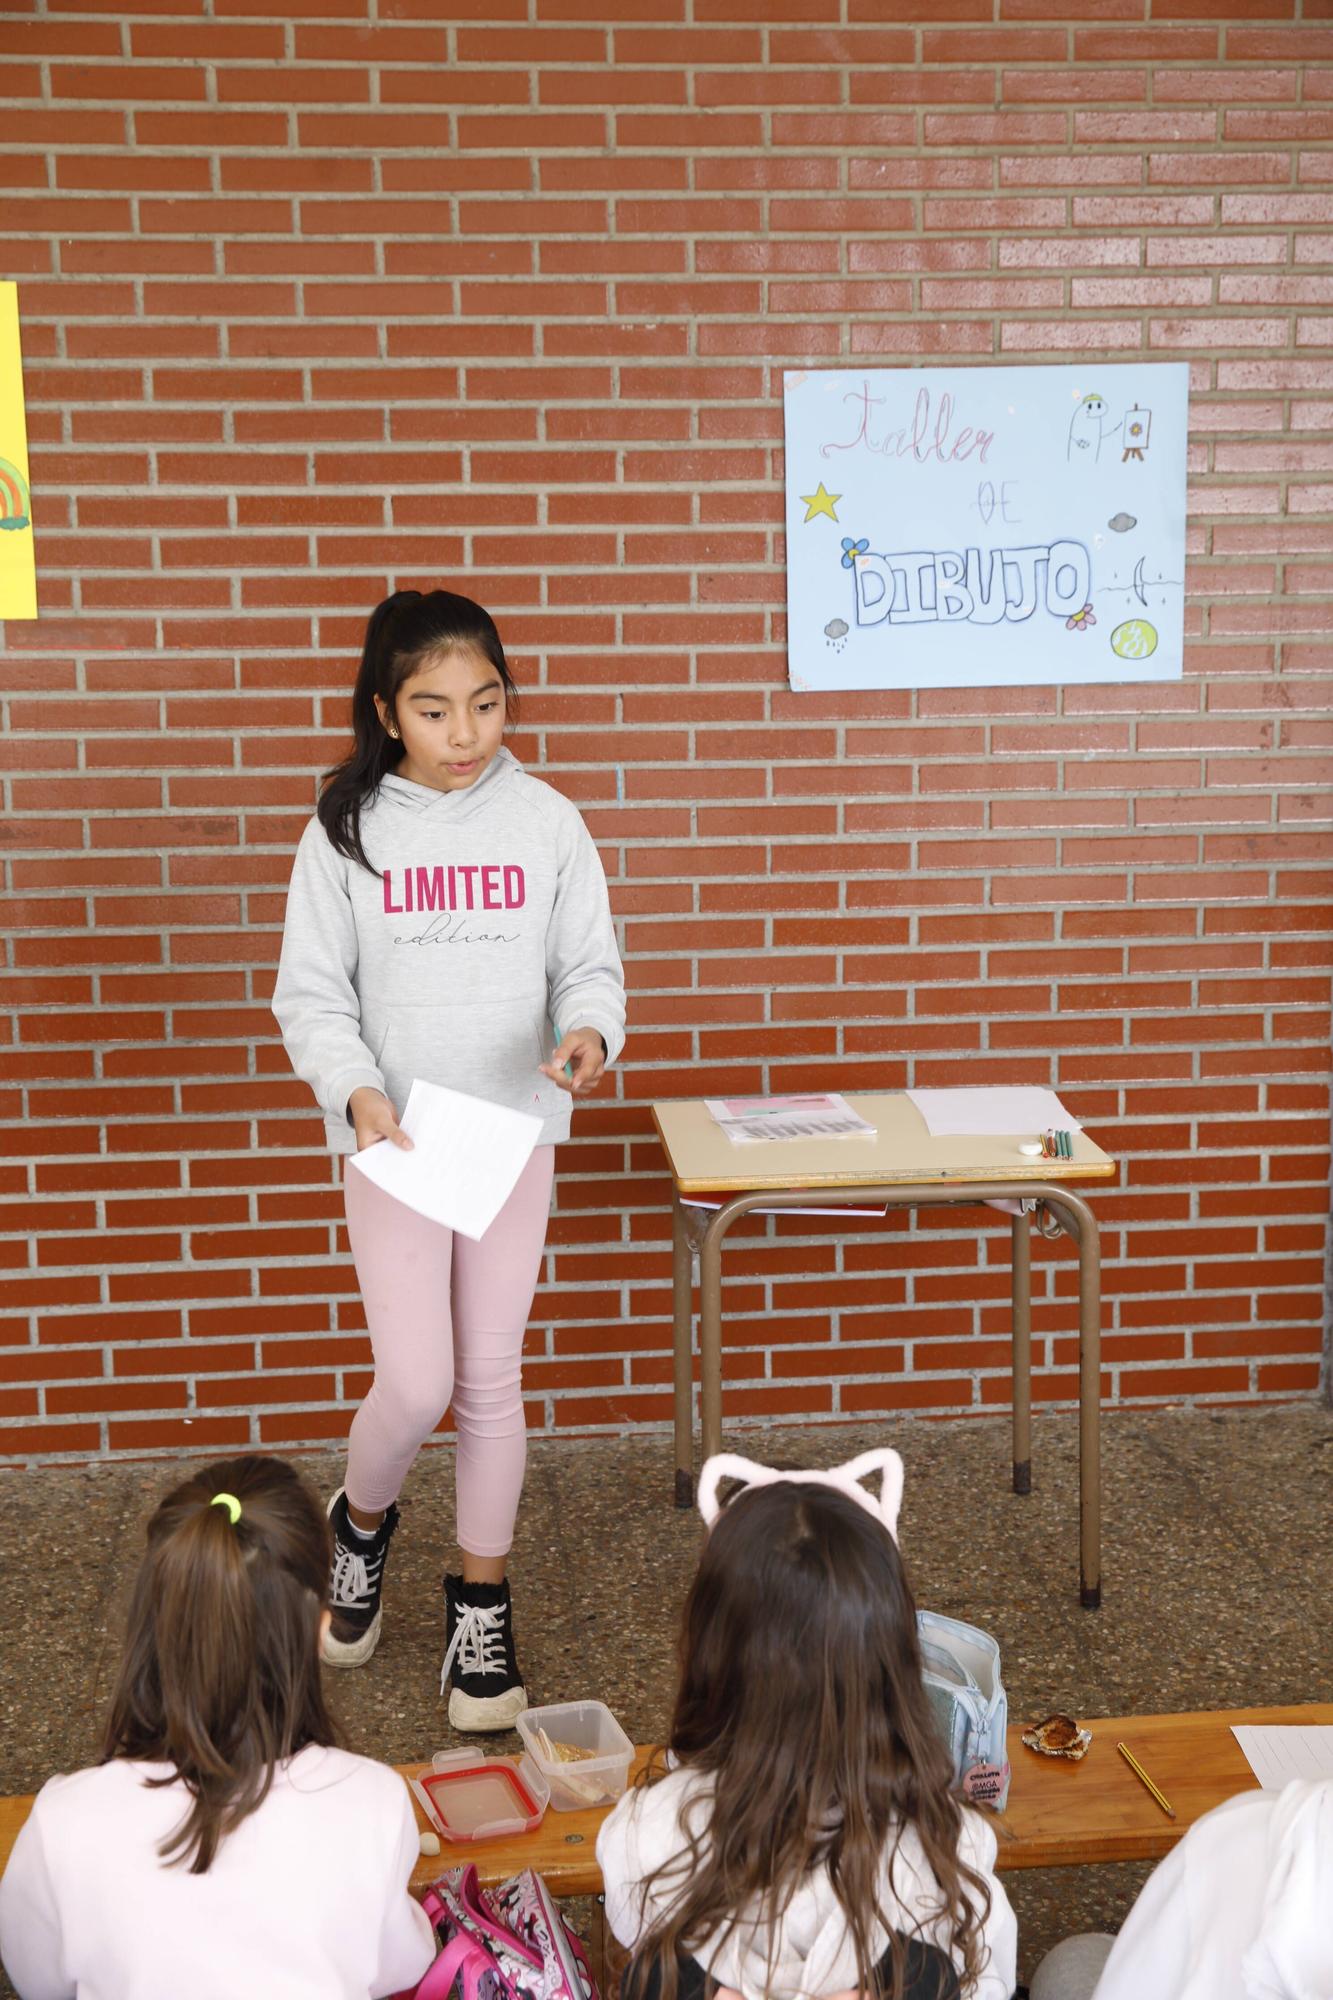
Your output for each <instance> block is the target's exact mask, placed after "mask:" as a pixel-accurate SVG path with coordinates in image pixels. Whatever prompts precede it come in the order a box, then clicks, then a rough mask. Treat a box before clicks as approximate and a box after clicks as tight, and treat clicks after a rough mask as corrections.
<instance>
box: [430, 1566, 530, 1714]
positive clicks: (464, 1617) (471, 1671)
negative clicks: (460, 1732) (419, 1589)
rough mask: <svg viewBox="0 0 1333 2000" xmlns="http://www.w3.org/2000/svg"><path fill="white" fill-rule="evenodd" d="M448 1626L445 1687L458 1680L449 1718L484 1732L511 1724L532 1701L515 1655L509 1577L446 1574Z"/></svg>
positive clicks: (442, 1683)
mask: <svg viewBox="0 0 1333 2000" xmlns="http://www.w3.org/2000/svg"><path fill="white" fill-rule="evenodd" d="M444 1606H445V1614H444V1615H445V1630H446V1631H447V1633H448V1635H449V1645H448V1649H447V1651H446V1652H445V1655H444V1665H443V1666H442V1667H441V1668H440V1693H441V1694H443V1693H444V1690H445V1684H446V1683H447V1682H449V1681H452V1683H453V1688H452V1691H451V1693H450V1696H449V1720H450V1722H451V1723H452V1724H453V1726H454V1728H455V1729H464V1730H475V1731H480V1732H482V1733H484V1732H486V1731H488V1730H492V1729H509V1728H511V1727H512V1726H513V1724H514V1722H515V1721H516V1720H517V1718H518V1717H519V1716H520V1715H522V1713H523V1711H524V1709H525V1708H526V1707H527V1705H528V1697H527V1691H526V1689H525V1688H524V1686H523V1679H522V1676H521V1675H520V1673H519V1671H518V1661H517V1660H516V1659H515V1657H514V1617H513V1606H512V1605H511V1603H510V1601H509V1585H508V1583H507V1582H505V1583H465V1582H464V1581H463V1579H462V1577H461V1576H446V1577H445V1579H444Z"/></svg>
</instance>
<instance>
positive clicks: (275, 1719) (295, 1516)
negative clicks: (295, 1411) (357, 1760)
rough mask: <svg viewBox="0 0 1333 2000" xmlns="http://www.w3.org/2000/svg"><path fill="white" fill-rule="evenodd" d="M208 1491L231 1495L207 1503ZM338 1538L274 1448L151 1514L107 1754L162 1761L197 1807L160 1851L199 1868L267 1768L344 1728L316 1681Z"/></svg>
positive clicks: (228, 1466) (218, 1471)
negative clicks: (234, 1509)
mask: <svg viewBox="0 0 1333 2000" xmlns="http://www.w3.org/2000/svg"><path fill="white" fill-rule="evenodd" d="M217 1493H229V1494H231V1495H233V1497H234V1498H235V1499H236V1500H238V1501H239V1502H240V1508H241V1512H240V1518H239V1519H238V1520H237V1521H236V1522H235V1523H234V1524H233V1522H232V1520H231V1517H230V1510H229V1509H228V1508H227V1507H225V1506H214V1505H212V1504H211V1503H212V1501H213V1496H214V1495H215V1494H217ZM331 1555H332V1544H331V1540H330V1535H329V1524H328V1521H327V1520H326V1518H325V1515H324V1510H323V1509H322V1507H321V1506H320V1504H319V1501H318V1500H317V1498H316V1497H315V1495H314V1493H312V1491H311V1490H310V1488H309V1487H308V1486H307V1485H306V1483H305V1481H304V1480H303V1479H302V1478H301V1477H300V1475H299V1474H298V1473H297V1472H295V1471H294V1470H293V1468H292V1467H291V1466H290V1465H287V1464H284V1462H283V1461H282V1460H281V1459H277V1458H258V1457H246V1458H233V1459H227V1460H225V1461H224V1462H223V1463H222V1464H221V1465H211V1466H208V1467H207V1468H206V1469H205V1470H204V1471H202V1472H198V1473H196V1474H195V1476H194V1477H193V1478H192V1479H187V1480H186V1482H185V1484H184V1485H183V1486H177V1487H176V1488H175V1489H174V1490H173V1491H172V1492H170V1493H168V1494H167V1496H166V1498H165V1500H163V1501H162V1503H161V1505H160V1506H159V1507H158V1510H157V1512H156V1513H155V1514H154V1515H153V1518H152V1520H151V1521H150V1522H149V1523H148V1548H147V1552H146V1553H145V1555H144V1558H143V1561H142V1562H141V1563H140V1565H139V1574H138V1576H137V1577H136V1578H135V1583H134V1595H133V1598H132V1600H131V1604H130V1613H129V1623H128V1629H127V1632H126V1637H125V1653H124V1658H123V1659H122V1661H121V1666H120V1677H119V1680H118V1683H117V1686H116V1691H115V1695H114V1697H113V1699H112V1703H111V1713H110V1715H109V1717H108V1718H107V1725H106V1733H105V1735H104V1737H103V1740H102V1762H103V1763H107V1762H108V1761H109V1760H110V1759H111V1758H113V1757H132V1758H135V1759H137V1760H140V1761H144V1762H151V1763H165V1764H171V1765H173V1766H174V1767H175V1769H174V1773H173V1776H172V1777H169V1778H158V1779H154V1780H152V1781H151V1782H153V1783H155V1784H161V1785H167V1784H173V1783H174V1782H175V1779H176V1778H177V1777H179V1778H181V1779H183V1780H184V1783H185V1787H186V1790H187V1791H188V1792H189V1794H190V1797H191V1800H192V1804H191V1807H190V1810H189V1812H188V1813H187V1815H186V1817H185V1818H184V1820H183V1821H182V1822H181V1824H180V1825H179V1826H178V1827H177V1828H176V1830H175V1831H174V1832H173V1833H172V1834H171V1835H170V1836H169V1837H168V1838H167V1839H166V1840H164V1841H163V1843H162V1845H161V1847H160V1848H159V1850H158V1851H159V1853H160V1854H161V1856H162V1858H163V1860H164V1861H179V1860H183V1859H187V1858H188V1860H189V1864H190V1867H189V1872H190V1873H191V1874H192V1875H203V1874H206V1873H207V1871H208V1868H209V1866H210V1864H211V1863H212V1861H213V1858H214V1856H215V1855H216V1853H217V1851H218V1847H219V1844H220V1843H221V1841H222V1840H223V1839H224V1837H225V1836H226V1835H227V1834H229V1833H231V1832H232V1831H233V1829H234V1828H235V1827H237V1826H239V1824H240V1822H241V1821H242V1820H243V1819H244V1818H245V1817H246V1815H247V1814H249V1813H252V1812H254V1810H255V1808H256V1807H257V1806H259V1805H262V1803H263V1801H264V1799H265V1798H266V1797H267V1796H268V1791H269V1787H270V1785H271V1784H272V1782H273V1772H274V1767H275V1766H276V1765H278V1764H280V1763H282V1762H283V1761H284V1760H285V1759H286V1758H288V1757H294V1756H295V1755H296V1753H297V1751H298V1750H302V1749H304V1748H305V1746H306V1744H308V1743H323V1744H331V1743H334V1742H336V1741H337V1734H336V1731H335V1729H334V1725H333V1722H332V1720H331V1718H330V1716H329V1713H328V1710H327V1709H326V1708H325V1706H324V1695H323V1690H322V1688H321V1686H320V1678H319V1622H320V1613H321V1611H322V1610H323V1608H324V1603H325V1599H326V1597H327V1594H328V1583H329V1563H330V1560H331Z"/></svg>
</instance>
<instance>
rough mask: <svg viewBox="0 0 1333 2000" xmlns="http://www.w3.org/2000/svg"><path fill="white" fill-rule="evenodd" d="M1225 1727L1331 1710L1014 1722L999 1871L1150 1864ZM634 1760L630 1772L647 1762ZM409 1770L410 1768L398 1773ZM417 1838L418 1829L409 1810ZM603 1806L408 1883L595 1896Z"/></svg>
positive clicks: (3, 1803)
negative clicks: (1154, 1792) (458, 1882)
mask: <svg viewBox="0 0 1333 2000" xmlns="http://www.w3.org/2000/svg"><path fill="white" fill-rule="evenodd" d="M1236 1722H1258V1723H1265V1722H1267V1723H1281V1722H1292V1723H1302V1722H1303V1723H1333V1702H1320V1703H1313V1704H1310V1705H1307V1706H1303V1707H1291V1708H1233V1709H1221V1710H1217V1711H1213V1712H1203V1713H1197V1714H1192V1715H1138V1716H1133V1715H1126V1716H1111V1717H1108V1718H1104V1719H1099V1718H1097V1717H1095V1716H1094V1717H1092V1718H1091V1719H1090V1720H1089V1721H1088V1723H1087V1727H1088V1728H1089V1729H1090V1730H1091V1731H1092V1748H1091V1749H1090V1750H1089V1752H1088V1754H1087V1756H1086V1757H1085V1758H1084V1759H1083V1761H1082V1763H1081V1764H1068V1763H1065V1762H1063V1761H1062V1760H1060V1759H1057V1758H1051V1757H1038V1756H1036V1755H1035V1754H1034V1753H1033V1752H1032V1751H1031V1750H1025V1749H1024V1748H1023V1746H1022V1744H1021V1743H1020V1741H1019V1731H1018V1728H1017V1726H1015V1727H1014V1728H1012V1729H1011V1730H1010V1731H1009V1756H1010V1760H1011V1762H1012V1764H1013V1767H1014V1777H1013V1785H1012V1787H1011V1789H1010V1793H1009V1805H1008V1809H1007V1811H1006V1812H1005V1813H1004V1815H1003V1817H1002V1818H1001V1819H999V1820H997V1830H998V1833H999V1841H1000V1848H999V1856H998V1866H999V1868H1000V1869H1001V1871H1002V1872H1007V1871H1009V1870H1011V1869H1018V1868H1075V1867H1080V1866H1086V1865H1089V1864H1092V1863H1095V1862H1099V1861H1155V1860H1157V1859H1158V1858H1159V1857H1160V1856H1161V1855H1163V1854H1165V1853H1166V1852H1167V1851H1168V1849H1169V1848H1171V1847H1172V1846H1173V1845H1174V1844H1175V1842H1176V1841H1177V1840H1179V1838H1180V1836H1181V1835H1182V1834H1183V1833H1184V1832H1185V1831H1186V1830H1187V1829H1188V1828H1189V1827H1191V1826H1192V1825H1193V1824H1194V1822H1195V1820H1196V1819H1199V1818H1201V1816H1202V1815H1203V1814H1204V1813H1206V1812H1209V1811H1210V1810H1211V1809H1212V1807H1213V1806H1217V1805H1221V1804H1222V1802H1223V1800H1225V1799H1229V1798H1232V1797H1233V1796H1234V1795H1235V1794H1236V1793H1237V1792H1243V1791H1249V1790H1253V1789H1255V1787H1256V1785H1257V1780H1256V1779H1255V1777H1254V1774H1253V1772H1252V1771H1251V1770H1250V1767H1249V1765H1248V1764H1247V1763H1246V1761H1245V1758H1244V1756H1243V1755H1242V1753H1241V1750H1240V1746H1239V1744H1238V1743H1237V1742H1236V1739H1235V1737H1234V1736H1233V1735H1232V1734H1231V1725H1232V1724H1233V1723H1236ZM1118 1741H1123V1742H1124V1743H1126V1744H1127V1745H1128V1747H1129V1748H1130V1749H1131V1750H1132V1751H1133V1753H1134V1755H1135V1756H1136V1757H1137V1758H1138V1760H1139V1762H1140V1763H1141V1764H1142V1765H1143V1767H1144V1769H1145V1770H1146V1771H1147V1773H1148V1775H1149V1777H1150V1778H1152V1780H1153V1782H1154V1783H1155V1784H1156V1785H1157V1787H1158V1789H1159V1790H1160V1791H1162V1792H1164V1793H1165V1794H1166V1797H1167V1798H1168V1799H1169V1800H1170V1802H1171V1804H1172V1805H1173V1806H1174V1807H1175V1810H1176V1817H1175V1819H1174V1820H1170V1819H1168V1818H1167V1817H1166V1815H1165V1813H1164V1812H1163V1811H1162V1810H1161V1808H1160V1806H1158V1805H1157V1804H1156V1803H1155V1802H1154V1800H1153V1799H1152V1798H1151V1796H1150V1795H1149V1794H1148V1792H1146V1791H1145V1790H1144V1788H1143V1786H1142V1785H1141V1784H1140V1783H1139V1781H1138V1779H1137V1778H1136V1777H1135V1776H1134V1774H1133V1772H1132V1771H1131V1770H1130V1769H1129V1767H1128V1765H1127V1764H1126V1763H1125V1761H1124V1759H1123V1758H1122V1757H1119V1756H1117V1754H1116V1747H1115V1746H1116V1743H1117V1742H1118ZM650 1754H651V1753H650V1751H648V1750H646V1749H643V1750H640V1751H639V1752H638V1753H637V1758H636V1764H635V1769H636V1770H637V1769H638V1768H639V1767H640V1766H641V1765H642V1764H643V1762H644V1761H645V1759H646V1758H647V1757H648V1756H649V1755H650ZM399 1769H400V1770H402V1771H404V1772H416V1771H419V1770H420V1769H421V1765H420V1763H414V1764H408V1765H400V1766H399ZM31 1808H32V1799H31V1797H30V1796H29V1797H27V1798H0V1867H3V1865H4V1863H5V1862H6V1861H7V1860H8V1859H9V1850H10V1848H11V1847H12V1846H13V1844H14V1840H15V1838H16V1836H17V1834H18V1831H19V1828H20V1827H21V1826H22V1824H23V1822H24V1820H25V1819H26V1818H27V1816H28V1813H29V1811H30V1810H31ZM417 1817H418V1819H419V1820H420V1822H421V1825H422V1828H423V1830H424V1829H425V1826H426V1821H425V1818H424V1816H423V1815H422V1813H421V1810H420V1808H419V1807H418V1808H417ZM605 1817H606V1809H605V1808H604V1807H602V1808H594V1809H590V1810H588V1811H586V1812H569V1813H557V1812H548V1813H547V1815H546V1817H545V1819H544V1820H543V1821H542V1823H541V1825H540V1826H539V1827H538V1828H537V1829H536V1831H535V1832H533V1833H527V1834H521V1835H518V1836H516V1837H515V1838H514V1839H512V1840H498V1841H487V1842H483V1843H482V1844H480V1845H479V1846H475V1847H461V1846H460V1847H450V1846H445V1847H444V1850H443V1852H442V1853H440V1854H438V1855H433V1854H432V1855H423V1856H422V1858H421V1860H420V1862H419V1863H418V1865H417V1867H416V1868H415V1870H414V1871H413V1875H412V1886H413V1888H415V1889H423V1888H425V1886H426V1884H427V1883H428V1882H432V1881H434V1879H435V1877H436V1876H437V1875H440V1874H441V1873H443V1871H444V1870H445V1869H446V1868H454V1867H458V1866H459V1865H460V1864H462V1863H464V1862H467V1861H475V1862H476V1864H477V1871H478V1873H479V1875H480V1876H481V1879H482V1881H483V1882H502V1881H503V1880H504V1879H505V1877H506V1876H508V1875H512V1874H514V1873H516V1871H517V1870H518V1869H520V1868H536V1869H538V1870H539V1871H540V1872H541V1874H542V1875H544V1876H545V1878H546V1880H547V1882H548V1883H549V1885H550V1887H551V1889H552V1891H553V1893H554V1894H555V1895H557V1896H596V1895H600V1893H601V1889H602V1877H601V1871H600V1869H599V1868H598V1866H597V1855H596V1841H597V1830H598V1828H599V1827H600V1826H601V1823H602V1821H603V1820H604V1819H605Z"/></svg>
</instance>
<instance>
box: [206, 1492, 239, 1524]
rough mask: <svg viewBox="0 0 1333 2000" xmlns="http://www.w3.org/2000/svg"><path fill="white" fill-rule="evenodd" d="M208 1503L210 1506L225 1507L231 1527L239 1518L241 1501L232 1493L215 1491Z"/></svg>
mask: <svg viewBox="0 0 1333 2000" xmlns="http://www.w3.org/2000/svg"><path fill="white" fill-rule="evenodd" d="M208 1504H209V1506H210V1507H225V1508H226V1510H227V1517H228V1519H229V1520H230V1522H231V1525H232V1527H233V1528H234V1527H235V1526H236V1523H237V1522H238V1521H239V1520H240V1518H241V1503H240V1501H239V1500H238V1499H237V1498H236V1495H235V1494H234V1493H215V1494H214V1495H213V1498H212V1499H211V1500H210V1501H209V1503H208Z"/></svg>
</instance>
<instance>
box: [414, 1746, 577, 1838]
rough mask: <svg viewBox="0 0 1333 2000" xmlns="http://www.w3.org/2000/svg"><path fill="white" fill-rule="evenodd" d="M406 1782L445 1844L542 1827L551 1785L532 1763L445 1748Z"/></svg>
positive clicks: (531, 1761) (525, 1760)
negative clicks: (449, 1841)
mask: <svg viewBox="0 0 1333 2000" xmlns="http://www.w3.org/2000/svg"><path fill="white" fill-rule="evenodd" d="M408 1783H409V1784H410V1785H411V1787H412V1790H413V1791H414V1792H415V1794H416V1796H417V1798H418V1799H419V1800H420V1802H421V1808H422V1811H423V1812H424V1813H425V1815H426V1818H427V1819H428V1820H429V1821H430V1823H431V1825H432V1826H433V1827H434V1828H435V1831H436V1832H437V1833H438V1834H439V1835H440V1837H441V1839H442V1840H453V1841H468V1840H500V1839H502V1838H503V1837H504V1836H505V1835H506V1834H510V1833H531V1831H532V1829H533V1827H534V1826H540V1825H541V1821H542V1815H543V1814H544V1813H545V1811H546V1803H547V1800H548V1799H549V1798H550V1796H551V1790H550V1786H549V1785H548V1784H547V1782H546V1780H545V1778H544V1777H543V1776H542V1774H541V1771H540V1770H539V1769H538V1767H537V1765H536V1763H535V1762H534V1761H533V1759H532V1758H531V1757H529V1756H527V1755H524V1756H522V1757H517V1758H515V1757H479V1756H478V1755H477V1753H476V1751H475V1750H441V1751H439V1752H438V1754H437V1755H436V1756H435V1757H434V1758H433V1759H432V1761H431V1763H430V1764H429V1765H428V1766H427V1768H426V1769H425V1770H424V1771H418V1772H417V1775H416V1776H415V1777H414V1778H410V1779H409V1780H408Z"/></svg>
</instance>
